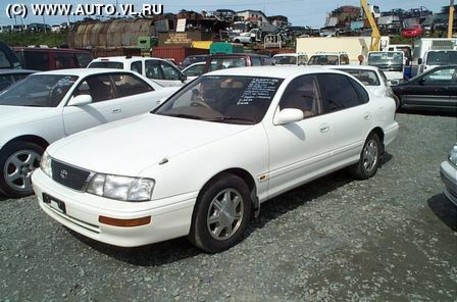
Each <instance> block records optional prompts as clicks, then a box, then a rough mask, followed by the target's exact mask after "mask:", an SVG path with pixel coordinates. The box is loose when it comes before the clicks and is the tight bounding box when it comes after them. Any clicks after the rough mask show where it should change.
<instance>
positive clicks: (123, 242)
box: [32, 169, 197, 247]
mask: <svg viewBox="0 0 457 302" xmlns="http://www.w3.org/2000/svg"><path fill="white" fill-rule="evenodd" d="M32 183H33V188H34V191H35V193H36V196H37V199H38V203H39V205H40V207H41V209H43V211H44V212H45V213H46V214H48V215H49V216H51V217H52V218H53V219H54V220H56V221H58V222H59V223H61V224H62V225H64V226H66V227H68V228H69V229H71V230H73V231H75V232H77V233H80V234H82V235H84V236H86V237H89V238H91V239H94V240H97V241H100V242H104V243H107V244H111V245H116V246H122V247H134V246H141V245H146V244H151V243H156V242H161V241H165V240H169V239H173V238H177V237H181V236H185V235H187V234H188V233H189V229H190V224H191V219H192V212H193V208H194V205H195V200H196V196H197V193H190V194H183V195H179V196H173V197H170V198H168V199H167V200H161V201H148V202H122V201H117V200H110V199H107V198H103V197H99V196H95V195H92V194H88V193H82V192H78V191H74V190H72V189H69V188H67V187H65V186H62V185H60V184H58V183H56V182H54V181H53V180H52V179H51V178H49V177H48V176H47V175H46V174H44V173H43V172H42V171H41V169H37V170H36V171H35V172H34V173H33V175H32ZM110 204H111V205H110ZM157 204H160V206H159V207H158V206H156V205H157ZM148 217H149V218H148ZM149 219H150V221H149ZM100 221H102V222H100ZM138 221H140V223H139V224H141V225H138V226H115V225H112V224H118V223H121V224H126V225H129V224H132V222H133V223H134V224H135V223H137V222H138Z"/></svg>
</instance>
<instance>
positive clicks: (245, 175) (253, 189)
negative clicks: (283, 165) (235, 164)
mask: <svg viewBox="0 0 457 302" xmlns="http://www.w3.org/2000/svg"><path fill="white" fill-rule="evenodd" d="M229 174H231V175H235V176H237V177H239V178H241V179H242V180H243V181H244V183H245V184H246V185H247V186H248V189H249V192H250V195H251V202H252V209H253V213H254V216H255V217H257V216H258V212H259V210H260V203H259V199H258V198H257V186H256V184H255V179H254V177H253V176H252V175H251V173H249V172H248V171H246V170H244V169H241V168H231V169H227V170H224V171H221V172H219V173H217V174H216V175H214V176H213V177H211V178H210V179H209V180H208V181H207V182H206V183H205V184H204V185H203V187H202V188H201V189H200V192H199V193H198V196H197V200H198V199H200V198H201V195H202V194H203V192H204V191H205V190H206V189H207V188H208V186H210V185H211V183H213V182H215V181H217V180H218V179H221V178H224V177H225V176H227V175H229ZM194 214H195V213H194ZM194 214H193V215H194Z"/></svg>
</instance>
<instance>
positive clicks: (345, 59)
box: [340, 55, 349, 65]
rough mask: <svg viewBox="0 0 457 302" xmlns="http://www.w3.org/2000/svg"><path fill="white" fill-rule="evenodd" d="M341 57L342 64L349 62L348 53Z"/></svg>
mask: <svg viewBox="0 0 457 302" xmlns="http://www.w3.org/2000/svg"><path fill="white" fill-rule="evenodd" d="M340 59H341V62H340V64H341V65H348V64H349V57H348V56H347V55H341V57H340Z"/></svg>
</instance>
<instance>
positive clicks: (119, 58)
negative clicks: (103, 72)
mask: <svg viewBox="0 0 457 302" xmlns="http://www.w3.org/2000/svg"><path fill="white" fill-rule="evenodd" d="M151 59H153V60H160V61H168V60H166V59H162V58H157V57H142V56H112V57H98V58H95V59H93V60H92V62H99V61H105V60H109V61H122V62H128V61H133V60H151Z"/></svg>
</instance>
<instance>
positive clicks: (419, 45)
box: [412, 38, 457, 75]
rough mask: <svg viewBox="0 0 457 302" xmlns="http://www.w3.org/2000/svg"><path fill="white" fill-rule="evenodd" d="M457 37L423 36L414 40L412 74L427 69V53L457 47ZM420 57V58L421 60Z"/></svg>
mask: <svg viewBox="0 0 457 302" xmlns="http://www.w3.org/2000/svg"><path fill="white" fill-rule="evenodd" d="M456 45H457V38H421V39H417V40H416V41H415V42H414V47H413V55H412V74H413V75H415V74H417V75H419V74H421V73H422V72H424V71H425V70H426V68H425V67H426V65H427V64H426V63H427V62H426V60H425V53H426V52H427V51H431V50H453V49H456ZM419 59H420V60H419Z"/></svg>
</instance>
